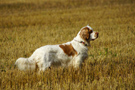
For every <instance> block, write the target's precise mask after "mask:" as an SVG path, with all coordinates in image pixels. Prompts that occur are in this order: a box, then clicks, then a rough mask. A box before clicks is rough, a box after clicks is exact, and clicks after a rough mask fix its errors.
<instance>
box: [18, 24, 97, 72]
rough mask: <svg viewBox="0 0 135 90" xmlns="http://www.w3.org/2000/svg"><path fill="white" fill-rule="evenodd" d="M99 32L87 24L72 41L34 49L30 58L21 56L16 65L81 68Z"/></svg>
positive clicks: (34, 68)
mask: <svg viewBox="0 0 135 90" xmlns="http://www.w3.org/2000/svg"><path fill="white" fill-rule="evenodd" d="M98 35H99V33H98V32H95V31H93V29H92V28H91V27H90V26H89V25H87V26H85V27H82V28H81V29H80V31H79V33H78V34H77V36H76V37H75V38H74V39H73V40H72V41H70V42H67V43H63V44H58V45H46V46H42V47H40V48H38V49H36V50H35V51H34V53H33V54H32V55H31V56H30V57H29V58H19V59H17V60H16V62H15V65H16V66H17V67H18V69H20V70H24V71H26V70H36V69H37V68H38V69H39V72H41V71H43V72H44V71H45V70H46V69H47V68H49V67H51V66H56V67H58V66H63V67H69V66H72V67H74V68H79V67H80V66H81V64H82V63H83V61H84V60H85V59H86V58H87V57H88V54H87V52H88V46H90V41H93V40H95V39H97V38H98Z"/></svg>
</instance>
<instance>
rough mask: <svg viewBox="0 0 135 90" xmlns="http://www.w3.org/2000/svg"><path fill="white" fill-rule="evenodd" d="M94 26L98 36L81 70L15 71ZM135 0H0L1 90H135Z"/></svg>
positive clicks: (92, 43)
mask: <svg viewBox="0 0 135 90" xmlns="http://www.w3.org/2000/svg"><path fill="white" fill-rule="evenodd" d="M88 24H89V25H90V26H91V27H92V28H93V29H94V31H98V32H99V38H98V39H97V40H95V41H93V42H91V47H89V51H88V55H89V57H88V59H87V60H86V61H85V62H84V63H83V65H82V68H81V69H79V70H77V71H76V70H74V69H72V68H66V69H65V68H53V67H51V68H50V69H47V70H46V71H45V72H44V73H42V74H40V75H39V74H37V73H36V72H27V71H26V72H24V71H19V70H18V69H17V68H14V63H15V61H16V59H18V58H19V57H29V56H30V55H31V54H32V53H33V51H34V50H36V49H37V48H39V47H41V46H44V45H52V44H61V43H65V42H68V41H71V40H72V39H73V38H74V37H75V36H76V35H77V33H78V31H79V30H80V29H81V28H82V27H84V26H86V25H88ZM134 39H135V1H134V0H114V1H113V0H100V1H99V0H83V1H82V0H32V1H31V0H1V1H0V89H2V90H9V89H10V90H11V89H13V90H19V89H24V90H37V89H39V90H51V89H53V90H103V89H104V90H133V89H134V88H135V40H134Z"/></svg>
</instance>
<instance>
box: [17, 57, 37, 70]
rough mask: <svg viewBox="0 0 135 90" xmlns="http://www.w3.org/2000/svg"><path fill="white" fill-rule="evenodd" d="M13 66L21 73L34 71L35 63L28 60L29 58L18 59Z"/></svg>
mask: <svg viewBox="0 0 135 90" xmlns="http://www.w3.org/2000/svg"><path fill="white" fill-rule="evenodd" d="M15 65H16V66H17V67H18V69H19V70H23V71H26V70H35V69H36V62H35V61H34V60H30V59H29V58H18V59H17V60H16V62H15Z"/></svg>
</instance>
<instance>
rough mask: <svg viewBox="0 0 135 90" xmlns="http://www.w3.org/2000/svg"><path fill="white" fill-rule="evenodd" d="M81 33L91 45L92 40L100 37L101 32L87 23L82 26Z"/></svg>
mask: <svg viewBox="0 0 135 90" xmlns="http://www.w3.org/2000/svg"><path fill="white" fill-rule="evenodd" d="M79 35H80V37H81V38H82V39H83V40H84V41H85V42H86V43H87V44H88V45H89V44H90V41H93V40H95V39H97V38H98V35H99V33H98V32H95V31H93V29H92V28H91V27H90V26H88V25H87V26H85V27H83V28H81V30H80V32H79Z"/></svg>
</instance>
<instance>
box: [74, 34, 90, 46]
mask: <svg viewBox="0 0 135 90" xmlns="http://www.w3.org/2000/svg"><path fill="white" fill-rule="evenodd" d="M73 40H74V41H76V42H78V43H82V44H83V45H84V46H90V43H89V42H87V41H85V40H83V39H82V38H81V37H80V35H79V34H78V35H77V36H76V37H75V38H74V39H73Z"/></svg>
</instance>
